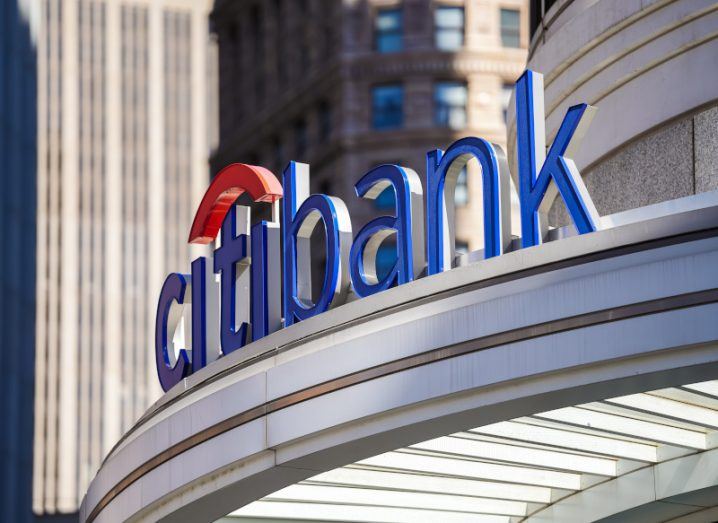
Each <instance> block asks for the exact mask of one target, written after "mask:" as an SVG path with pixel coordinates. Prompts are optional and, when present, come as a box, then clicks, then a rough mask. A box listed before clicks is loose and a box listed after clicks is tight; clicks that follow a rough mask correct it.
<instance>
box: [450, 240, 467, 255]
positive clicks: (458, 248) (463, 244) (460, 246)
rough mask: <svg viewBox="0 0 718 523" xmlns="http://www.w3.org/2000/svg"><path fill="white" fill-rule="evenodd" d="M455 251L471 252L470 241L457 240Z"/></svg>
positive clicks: (458, 253) (460, 252) (461, 252)
mask: <svg viewBox="0 0 718 523" xmlns="http://www.w3.org/2000/svg"><path fill="white" fill-rule="evenodd" d="M454 251H455V252H456V254H457V255H461V254H466V253H467V252H469V242H462V241H461V240H456V242H455V244H454Z"/></svg>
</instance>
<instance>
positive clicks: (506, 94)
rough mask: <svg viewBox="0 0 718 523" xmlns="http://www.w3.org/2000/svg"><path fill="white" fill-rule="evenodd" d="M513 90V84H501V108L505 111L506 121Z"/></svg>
mask: <svg viewBox="0 0 718 523" xmlns="http://www.w3.org/2000/svg"><path fill="white" fill-rule="evenodd" d="M513 90H514V86H513V84H504V85H502V86H501V108H502V110H503V112H504V123H506V122H507V121H508V112H509V102H510V101H511V93H512V92H513Z"/></svg>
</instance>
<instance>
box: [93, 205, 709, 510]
mask: <svg viewBox="0 0 718 523" xmlns="http://www.w3.org/2000/svg"><path fill="white" fill-rule="evenodd" d="M602 220H603V221H604V223H603V226H604V227H603V230H600V231H598V232H595V233H592V234H585V235H580V236H572V237H566V238H564V239H562V240H561V241H551V242H547V243H544V244H542V245H539V246H536V247H532V248H526V249H521V250H517V251H513V252H509V253H507V254H504V255H503V256H500V257H496V258H492V259H488V260H483V261H481V262H479V263H472V264H468V265H466V266H460V267H457V268H455V269H453V270H451V271H448V272H444V273H441V274H436V275H433V276H431V277H427V278H423V279H420V280H417V281H414V282H411V283H407V284H405V285H402V286H399V287H396V288H392V289H389V290H386V291H384V292H382V293H380V294H376V295H373V296H369V297H367V298H364V299H362V300H358V301H355V302H351V303H348V304H346V305H343V306H342V307H337V308H336V309H332V310H330V311H328V312H326V313H324V314H321V315H319V316H315V317H312V318H308V319H307V320H305V321H302V322H300V323H297V324H295V325H292V326H291V327H290V328H286V329H282V330H280V331H277V332H274V333H272V334H270V335H268V336H266V337H264V338H262V339H260V340H258V341H256V342H253V343H251V344H249V345H247V346H246V347H244V348H243V349H242V350H240V351H235V352H233V353H231V354H228V355H226V356H225V357H223V358H221V359H220V360H218V361H216V362H214V363H212V364H211V365H208V366H206V367H205V368H203V369H201V370H199V371H198V372H195V373H193V374H192V375H191V376H189V377H187V378H186V379H184V380H183V381H182V382H180V383H179V384H178V385H177V386H175V387H173V388H172V389H171V390H170V391H169V392H168V393H166V394H165V395H164V396H163V397H162V398H161V399H160V400H159V401H158V402H157V403H156V404H155V405H154V406H153V407H151V408H150V409H149V410H148V412H147V413H146V414H145V415H144V416H143V417H142V418H141V419H140V420H139V421H138V422H137V424H136V425H135V426H134V427H133V428H132V429H131V430H130V431H129V432H128V433H126V434H125V436H124V437H123V439H122V440H121V441H120V442H119V443H118V445H117V446H116V447H115V448H114V449H113V450H112V452H111V453H110V455H109V456H108V457H107V458H106V460H105V462H104V464H103V466H102V468H101V469H100V471H99V472H98V474H97V476H96V477H95V479H94V480H93V482H92V484H91V486H90V489H89V491H88V493H87V495H86V497H85V499H84V501H83V505H82V511H81V520H82V521H89V522H92V521H96V522H104V521H112V522H114V521H159V520H162V521H212V520H216V519H218V518H222V517H224V516H225V515H226V514H230V513H231V512H233V511H235V510H237V509H241V510H242V512H241V513H242V514H243V515H244V516H246V517H248V518H249V517H259V516H267V517H272V518H278V519H280V520H281V519H287V517H289V516H291V517H293V518H305V519H321V518H325V519H329V520H331V519H335V520H352V517H353V518H354V520H356V518H357V517H361V518H364V520H376V521H409V520H411V521H417V520H420V519H421V518H424V519H429V520H433V521H454V520H457V519H462V518H463V519H468V520H471V521H477V520H482V518H488V519H489V520H491V519H498V520H503V521H508V520H511V518H517V519H522V518H526V517H530V518H535V519H536V520H539V518H543V520H545V521H561V520H565V521H582V520H583V521H585V520H593V519H600V518H610V517H612V514H616V513H617V511H618V512H620V511H630V513H629V512H620V513H621V514H622V515H621V516H620V517H624V516H626V515H627V514H628V515H631V514H634V515H635V514H637V515H640V514H641V511H651V510H654V508H655V507H656V506H658V507H659V508H660V509H661V510H664V512H663V513H664V514H668V513H669V509H670V510H673V512H670V514H671V515H672V516H671V517H673V515H675V516H676V517H677V516H681V515H682V514H685V513H686V512H690V511H693V512H697V511H698V510H701V509H702V508H703V507H705V508H706V509H707V508H708V507H710V506H711V504H710V503H712V501H711V502H710V503H709V502H708V501H707V500H714V499H716V496H710V495H709V494H710V493H712V491H711V490H709V489H711V488H713V486H714V484H715V481H716V474H717V473H716V471H717V470H718V467H716V459H717V458H716V450H715V446H716V436H715V432H714V431H715V429H716V428H717V427H716V425H717V422H716V401H718V400H717V399H716V395H715V387H716V385H715V382H711V380H715V379H716V377H717V376H718V322H717V321H716V318H718V271H716V267H718V228H716V224H718V194H717V193H706V194H703V195H699V196H693V197H689V198H686V199H683V200H675V201H672V202H666V203H664V204H658V205H656V206H652V207H648V208H643V209H638V210H635V211H628V212H626V213H621V214H617V215H612V216H607V217H603V218H602ZM557 233H558V235H561V234H562V231H557ZM690 384H693V385H690ZM647 391H653V392H647ZM607 398H609V399H607ZM397 449H399V450H397ZM332 496H333V497H332ZM330 499H333V500H334V502H333V503H329V502H328V501H329V500H330ZM260 500H261V501H260ZM253 502H254V503H253ZM656 503H660V505H655V504H656ZM664 505H665V507H664ZM347 507H351V510H349V509H348V508H347ZM354 507H361V508H357V509H356V510H354ZM666 507H667V508H666ZM686 507H687V508H686ZM314 510H317V512H313V511H314ZM290 512H291V514H290ZM350 513H354V514H358V515H357V516H351V514H350ZM617 517H619V516H617ZM626 517H627V516H626ZM696 517H698V516H696ZM622 521H623V519H622ZM699 521H700V519H699Z"/></svg>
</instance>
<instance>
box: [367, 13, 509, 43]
mask: <svg viewBox="0 0 718 523" xmlns="http://www.w3.org/2000/svg"><path fill="white" fill-rule="evenodd" d="M464 18H465V17H464V8H463V7H458V6H448V5H446V6H438V7H437V8H436V9H435V10H434V45H435V46H436V48H437V49H440V50H442V51H457V50H459V49H461V48H462V47H463V46H464V26H465V22H464ZM500 24H501V26H500V28H501V44H502V45H503V46H504V47H520V45H521V13H520V11H519V10H517V9H501V10H500ZM374 48H375V49H376V50H377V51H378V52H380V53H395V52H397V51H401V50H403V49H404V11H403V9H402V8H401V7H395V8H391V9H380V10H379V11H378V12H377V15H376V19H375V20H374Z"/></svg>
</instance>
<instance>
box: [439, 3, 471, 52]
mask: <svg viewBox="0 0 718 523" xmlns="http://www.w3.org/2000/svg"><path fill="white" fill-rule="evenodd" d="M434 30H435V34H434V38H435V44H436V48H437V49H441V50H442V51H456V50H457V49H461V47H462V46H463V45H464V8H463V7H454V6H446V5H444V6H439V7H437V8H436V10H435V11H434Z"/></svg>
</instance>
